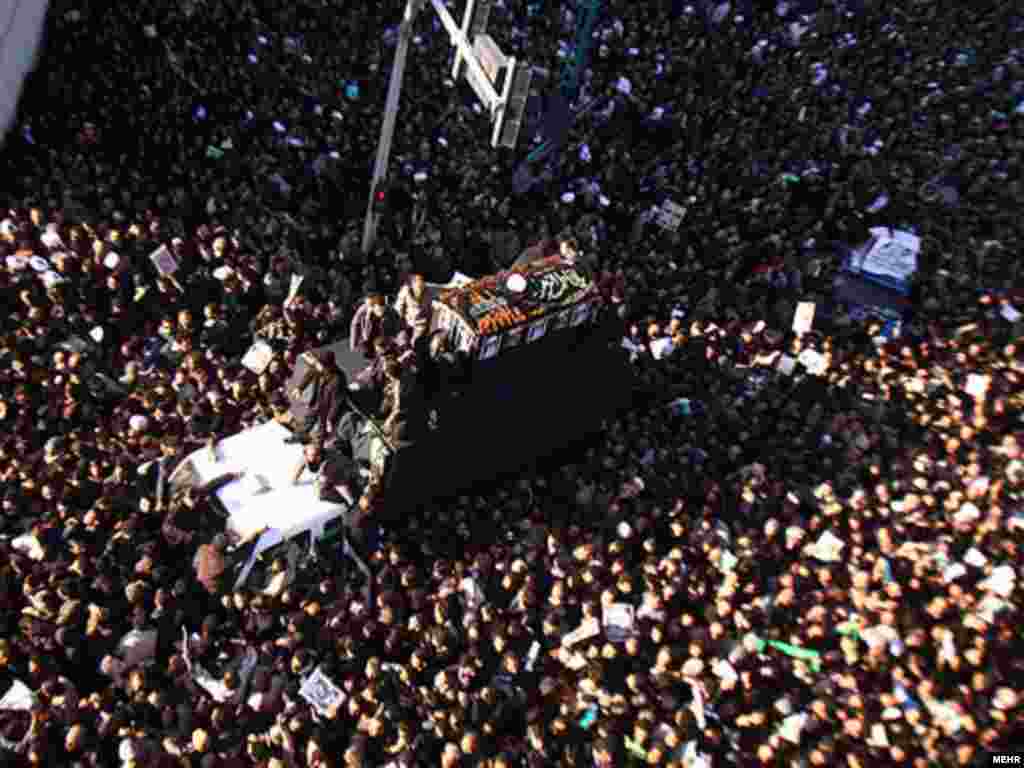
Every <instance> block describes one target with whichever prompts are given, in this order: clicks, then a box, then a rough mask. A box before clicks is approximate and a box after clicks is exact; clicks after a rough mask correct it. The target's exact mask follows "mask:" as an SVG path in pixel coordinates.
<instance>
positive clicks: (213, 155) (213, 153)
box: [206, 146, 224, 160]
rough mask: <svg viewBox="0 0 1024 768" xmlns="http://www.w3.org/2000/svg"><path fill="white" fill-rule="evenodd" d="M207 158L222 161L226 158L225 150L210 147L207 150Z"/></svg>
mask: <svg viewBox="0 0 1024 768" xmlns="http://www.w3.org/2000/svg"><path fill="white" fill-rule="evenodd" d="M206 156H207V157H208V158H210V159H211V160H220V159H221V158H222V157H224V150H222V149H218V148H217V147H213V146H210V147H207V148H206Z"/></svg>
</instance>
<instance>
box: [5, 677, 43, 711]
mask: <svg viewBox="0 0 1024 768" xmlns="http://www.w3.org/2000/svg"><path fill="white" fill-rule="evenodd" d="M35 703H36V695H35V694H34V693H32V689H30V688H29V687H28V686H27V685H25V684H24V683H23V682H21V680H15V681H14V682H13V683H11V687H10V688H8V689H7V693H5V694H4V695H3V698H0V710H8V711H10V710H16V711H22V710H25V711H27V710H30V709H32V706H33V705H34V704H35Z"/></svg>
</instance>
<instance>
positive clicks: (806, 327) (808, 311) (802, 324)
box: [793, 301, 817, 336]
mask: <svg viewBox="0 0 1024 768" xmlns="http://www.w3.org/2000/svg"><path fill="white" fill-rule="evenodd" d="M816 309H817V305H816V304H815V303H814V302H813V301H801V302H800V303H799V304H797V305H796V312H794V313H793V333H795V334H797V335H798V336H800V335H803V334H805V333H810V330H811V326H813V325H814V312H815V310H816Z"/></svg>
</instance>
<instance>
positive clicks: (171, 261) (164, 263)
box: [149, 245, 178, 275]
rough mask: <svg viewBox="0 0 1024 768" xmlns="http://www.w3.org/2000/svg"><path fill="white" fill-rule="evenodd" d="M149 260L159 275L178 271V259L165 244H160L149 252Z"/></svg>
mask: <svg viewBox="0 0 1024 768" xmlns="http://www.w3.org/2000/svg"><path fill="white" fill-rule="evenodd" d="M149 260H150V261H151V262H153V266H154V267H156V271H157V272H159V273H160V274H161V275H173V274H174V273H175V272H177V271H178V260H177V259H176V258H175V257H174V254H173V253H171V249H170V248H168V247H167V246H166V245H161V246H160V247H159V248H157V249H156V250H155V251H153V252H152V253H151V254H149Z"/></svg>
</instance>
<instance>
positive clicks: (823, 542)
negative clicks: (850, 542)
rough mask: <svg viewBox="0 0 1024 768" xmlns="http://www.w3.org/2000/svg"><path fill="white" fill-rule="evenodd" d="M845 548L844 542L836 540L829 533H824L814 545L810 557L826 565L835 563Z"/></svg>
mask: <svg viewBox="0 0 1024 768" xmlns="http://www.w3.org/2000/svg"><path fill="white" fill-rule="evenodd" d="M845 547H846V543H845V542H844V541H842V540H841V539H838V538H836V536H834V535H833V534H832V532H831V531H825V532H824V533H823V534H821V538H820V539H818V540H817V541H816V542H815V543H814V546H813V548H812V551H811V556H812V557H814V558H816V559H818V560H822V561H824V562H826V563H835V562H838V561H839V560H840V559H841V557H842V552H843V549H844V548H845Z"/></svg>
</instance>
